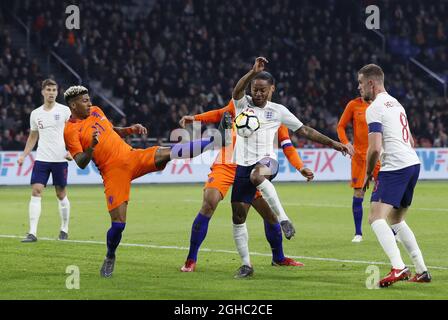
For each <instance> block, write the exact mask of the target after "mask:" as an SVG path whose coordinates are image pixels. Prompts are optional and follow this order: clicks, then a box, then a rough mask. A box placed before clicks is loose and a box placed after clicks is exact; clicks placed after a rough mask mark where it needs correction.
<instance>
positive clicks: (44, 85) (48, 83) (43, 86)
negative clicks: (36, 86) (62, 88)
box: [42, 79, 58, 90]
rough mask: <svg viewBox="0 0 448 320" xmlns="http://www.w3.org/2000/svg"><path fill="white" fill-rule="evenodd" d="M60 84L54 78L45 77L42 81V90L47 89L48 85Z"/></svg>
mask: <svg viewBox="0 0 448 320" xmlns="http://www.w3.org/2000/svg"><path fill="white" fill-rule="evenodd" d="M57 85H58V84H57V83H56V81H54V80H53V79H45V80H44V81H42V90H44V89H45V87H46V86H57Z"/></svg>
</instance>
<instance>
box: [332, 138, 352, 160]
mask: <svg viewBox="0 0 448 320" xmlns="http://www.w3.org/2000/svg"><path fill="white" fill-rule="evenodd" d="M331 147H332V148H333V149H334V150H337V151H340V152H342V155H344V156H345V155H346V154H349V155H350V156H353V152H352V151H350V149H349V148H348V147H347V146H346V145H345V144H342V143H340V142H337V141H333V143H332V146H331Z"/></svg>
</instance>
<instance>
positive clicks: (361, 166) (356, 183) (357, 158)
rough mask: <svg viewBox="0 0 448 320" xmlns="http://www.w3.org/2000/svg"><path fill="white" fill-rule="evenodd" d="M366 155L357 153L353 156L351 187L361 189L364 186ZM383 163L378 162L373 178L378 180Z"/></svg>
mask: <svg viewBox="0 0 448 320" xmlns="http://www.w3.org/2000/svg"><path fill="white" fill-rule="evenodd" d="M366 160H367V159H366V156H364V155H360V154H358V153H355V155H354V156H353V158H352V181H351V184H350V185H351V187H352V188H353V189H361V188H362V187H364V179H365V178H366V169H367V168H366V165H367V162H366ZM380 167H381V164H380V162H379V161H378V163H377V164H376V166H375V169H374V170H373V178H374V179H375V180H376V178H377V177H378V172H379V171H380Z"/></svg>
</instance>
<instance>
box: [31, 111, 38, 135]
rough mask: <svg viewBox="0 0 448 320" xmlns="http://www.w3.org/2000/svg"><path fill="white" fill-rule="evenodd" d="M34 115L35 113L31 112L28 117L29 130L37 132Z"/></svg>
mask: <svg viewBox="0 0 448 320" xmlns="http://www.w3.org/2000/svg"><path fill="white" fill-rule="evenodd" d="M35 114H36V113H35V112H31V115H30V129H31V131H37V130H38V127H37V123H36V117H35Z"/></svg>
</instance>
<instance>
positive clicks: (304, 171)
mask: <svg viewBox="0 0 448 320" xmlns="http://www.w3.org/2000/svg"><path fill="white" fill-rule="evenodd" d="M299 171H300V173H301V174H302V176H304V177H305V178H306V181H311V180H313V179H314V172H313V171H311V170H310V169H308V168H305V167H303V168H302V169H300V170H299Z"/></svg>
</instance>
